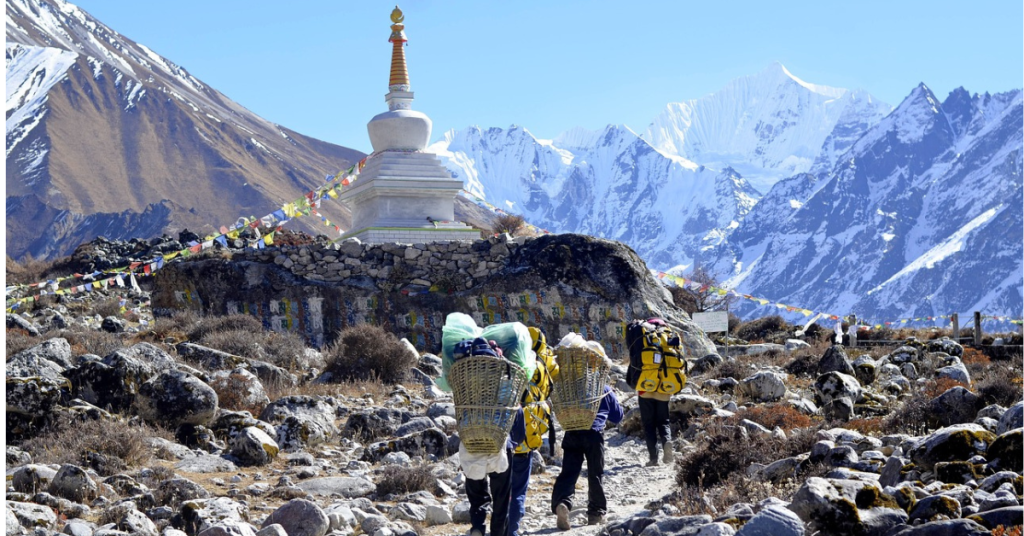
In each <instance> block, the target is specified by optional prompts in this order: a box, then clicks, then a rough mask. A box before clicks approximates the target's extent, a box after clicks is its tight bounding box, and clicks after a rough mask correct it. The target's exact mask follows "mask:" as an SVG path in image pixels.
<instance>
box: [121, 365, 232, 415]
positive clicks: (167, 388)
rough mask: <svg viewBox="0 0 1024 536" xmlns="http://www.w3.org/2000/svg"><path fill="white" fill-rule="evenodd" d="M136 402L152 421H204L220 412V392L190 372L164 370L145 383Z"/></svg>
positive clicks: (137, 410) (137, 406)
mask: <svg viewBox="0 0 1024 536" xmlns="http://www.w3.org/2000/svg"><path fill="white" fill-rule="evenodd" d="M133 406H134V408H135V411H136V413H137V414H138V415H139V417H142V419H143V420H145V421H146V422H149V423H153V424H159V425H161V426H165V427H169V428H177V427H178V426H180V425H182V424H192V425H205V424H207V423H209V422H210V421H211V420H213V417H214V415H215V414H216V413H217V393H216V392H215V391H214V390H213V388H212V387H210V386H209V385H206V384H205V383H203V382H202V380H200V379H199V378H196V377H195V376H193V375H191V374H189V373H187V372H181V371H177V370H165V371H163V372H161V373H159V374H157V375H156V376H154V377H153V378H152V379H150V380H149V381H147V382H146V383H144V384H142V387H140V388H139V394H138V396H136V397H135V403H134V405H133Z"/></svg>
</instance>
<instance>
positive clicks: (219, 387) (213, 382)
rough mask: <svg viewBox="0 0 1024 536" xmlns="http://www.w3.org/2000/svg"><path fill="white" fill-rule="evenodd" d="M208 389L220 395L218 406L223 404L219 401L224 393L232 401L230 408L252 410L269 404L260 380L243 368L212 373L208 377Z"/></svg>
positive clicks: (222, 401)
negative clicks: (227, 394) (210, 388)
mask: <svg viewBox="0 0 1024 536" xmlns="http://www.w3.org/2000/svg"><path fill="white" fill-rule="evenodd" d="M210 387H212V388H213V390H214V391H217V392H218V393H220V394H219V395H218V397H217V398H218V400H219V402H220V404H224V403H225V401H224V400H220V399H222V398H224V394H225V393H229V394H230V397H231V400H232V404H231V405H230V406H231V407H237V408H252V407H258V406H260V407H261V406H266V405H267V404H269V403H270V398H268V397H267V392H266V391H265V390H264V389H263V384H262V383H260V379H259V378H257V377H256V375H255V374H253V373H252V372H249V371H248V370H246V369H244V368H236V369H234V370H230V371H227V370H218V371H216V372H214V373H213V374H211V375H210Z"/></svg>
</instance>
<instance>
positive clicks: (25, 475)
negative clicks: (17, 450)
mask: <svg viewBox="0 0 1024 536" xmlns="http://www.w3.org/2000/svg"><path fill="white" fill-rule="evenodd" d="M8 466H10V464H8ZM8 475H9V478H10V480H9V485H10V486H11V487H13V488H14V491H17V492H19V493H30V494H35V493H36V492H39V491H42V490H44V489H48V488H49V487H50V482H52V481H53V477H55V476H57V471H56V470H55V469H52V468H50V467H47V466H45V465H41V464H29V465H24V466H21V467H16V468H14V469H10V470H8Z"/></svg>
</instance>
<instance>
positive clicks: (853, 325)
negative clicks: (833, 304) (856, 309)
mask: <svg viewBox="0 0 1024 536" xmlns="http://www.w3.org/2000/svg"><path fill="white" fill-rule="evenodd" d="M856 346H857V315H854V314H851V315H850V348H854V347H856Z"/></svg>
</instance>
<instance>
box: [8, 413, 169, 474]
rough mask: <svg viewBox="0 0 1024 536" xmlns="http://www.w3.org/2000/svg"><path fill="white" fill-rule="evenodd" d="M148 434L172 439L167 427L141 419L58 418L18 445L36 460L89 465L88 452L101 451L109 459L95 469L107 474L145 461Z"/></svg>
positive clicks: (148, 457) (146, 459) (149, 455)
mask: <svg viewBox="0 0 1024 536" xmlns="http://www.w3.org/2000/svg"><path fill="white" fill-rule="evenodd" d="M149 437H163V438H165V439H173V437H172V436H171V434H170V433H168V432H167V431H165V430H161V429H157V428H152V427H150V426H148V425H146V424H144V423H129V422H128V421H125V420H91V419H89V420H80V419H71V420H57V421H56V422H54V423H53V424H52V425H50V426H49V427H47V428H46V429H45V430H43V431H42V432H41V433H40V434H39V435H37V436H36V437H33V438H31V439H28V440H26V441H24V442H23V443H22V444H21V448H22V449H23V450H25V451H26V452H28V453H29V454H31V455H32V460H33V461H35V462H36V463H52V464H64V463H70V464H75V465H79V466H90V463H89V459H90V454H93V453H98V454H102V455H103V456H105V457H106V458H107V461H108V463H106V464H102V465H100V466H98V467H96V469H97V470H98V471H101V474H102V473H105V474H104V476H106V475H109V474H115V473H117V472H120V471H121V470H123V469H124V468H127V467H138V466H142V465H145V464H146V463H148V462H149V460H150V459H151V457H152V450H151V449H150V448H149V447H148V446H147V445H146V439H147V438H149ZM110 462H113V463H110Z"/></svg>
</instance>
